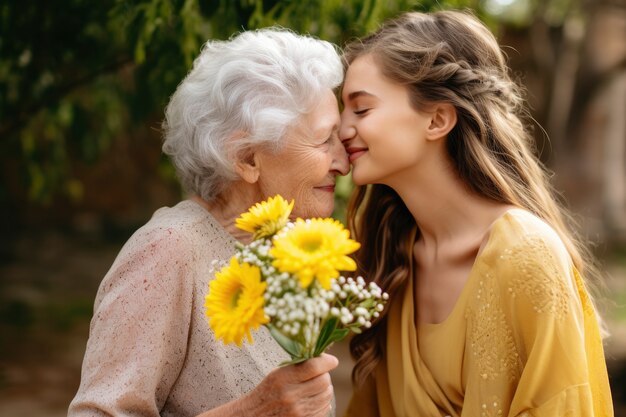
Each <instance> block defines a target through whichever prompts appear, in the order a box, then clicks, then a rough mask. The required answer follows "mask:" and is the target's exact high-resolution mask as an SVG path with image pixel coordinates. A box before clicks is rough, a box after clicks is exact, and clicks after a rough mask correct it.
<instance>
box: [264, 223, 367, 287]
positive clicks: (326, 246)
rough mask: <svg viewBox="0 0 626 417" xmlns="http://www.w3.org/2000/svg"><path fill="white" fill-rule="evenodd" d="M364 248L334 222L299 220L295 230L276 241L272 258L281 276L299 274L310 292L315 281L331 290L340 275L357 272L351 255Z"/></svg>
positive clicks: (303, 284)
mask: <svg viewBox="0 0 626 417" xmlns="http://www.w3.org/2000/svg"><path fill="white" fill-rule="evenodd" d="M360 246H361V245H360V244H359V243H357V242H355V241H354V240H352V239H350V237H349V233H348V231H347V230H346V229H345V228H344V227H343V225H342V224H341V223H340V222H339V221H337V220H334V219H311V220H302V219H297V220H296V223H295V225H294V227H293V228H292V229H289V230H288V231H286V232H285V233H284V234H281V235H278V236H276V237H275V238H274V247H273V248H272V249H271V250H270V254H271V255H272V256H273V257H274V258H275V260H274V262H273V265H274V266H275V267H276V268H278V269H279V270H280V271H281V272H289V273H293V274H295V275H296V276H297V277H298V279H299V280H300V284H301V285H302V286H303V287H304V288H307V287H308V286H309V285H311V282H313V280H314V279H317V281H318V282H319V283H320V284H321V285H322V287H324V288H325V289H330V284H331V279H333V278H337V277H338V276H339V271H354V270H355V269H356V263H355V262H354V260H352V259H351V258H350V257H348V256H347V255H349V254H351V253H352V252H354V251H355V250H357V249H358V248H359V247H360Z"/></svg>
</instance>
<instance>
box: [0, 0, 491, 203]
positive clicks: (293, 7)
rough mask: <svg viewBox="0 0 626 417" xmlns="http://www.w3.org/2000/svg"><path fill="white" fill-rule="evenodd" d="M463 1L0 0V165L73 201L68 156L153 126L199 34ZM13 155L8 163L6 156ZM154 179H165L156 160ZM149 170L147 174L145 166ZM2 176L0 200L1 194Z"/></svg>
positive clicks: (338, 21) (357, 20) (334, 24)
mask: <svg viewBox="0 0 626 417" xmlns="http://www.w3.org/2000/svg"><path fill="white" fill-rule="evenodd" d="M478 3H479V2H478V1H477V0H475V1H467V0H439V1H436V0H431V1H417V0H387V1H379V0H347V1H346V0H309V1H300V0H271V1H268V0H265V1H264V0H204V1H202V0H135V1H129V0H100V1H97V2H91V1H85V0H48V1H45V2H43V1H35V2H30V1H9V2H3V4H2V5H0V138H2V140H1V141H0V155H1V156H0V158H1V160H0V163H2V165H3V166H6V163H7V161H14V162H13V163H12V165H10V166H11V167H12V170H13V172H10V173H9V174H7V173H6V172H5V173H4V175H12V176H13V178H12V181H13V182H14V183H15V182H16V181H17V182H18V184H19V186H20V187H21V188H22V189H23V190H27V198H28V199H29V200H30V201H31V202H35V203H40V204H42V203H43V204H45V203H50V202H52V201H53V200H54V199H55V198H57V197H59V196H63V197H64V198H67V199H69V200H70V201H80V199H81V197H82V195H83V184H82V183H81V180H80V178H78V177H77V176H76V174H75V173H74V172H73V164H74V163H75V162H76V161H80V162H81V163H86V164H91V163H94V162H96V161H97V160H98V158H100V157H101V156H102V155H103V153H105V152H106V151H107V150H108V149H110V147H111V145H112V144H113V142H114V141H115V140H116V139H117V138H119V137H120V135H122V134H129V133H130V132H132V129H133V128H134V127H137V126H145V125H148V124H149V125H151V127H154V125H156V126H158V120H160V118H161V115H162V111H163V108H164V106H165V104H166V103H167V100H168V97H169V96H170V94H171V93H172V92H173V91H174V89H175V88H176V86H177V84H178V83H179V82H180V81H181V80H182V78H183V77H184V76H185V74H186V73H187V71H188V70H189V68H190V67H191V64H192V62H193V59H194V57H195V56H196V54H197V53H198V52H199V49H200V47H201V45H202V44H203V43H204V42H206V40H207V39H225V38H228V37H229V36H231V35H232V34H233V33H235V32H238V31H241V30H245V29H254V28H259V27H264V26H269V25H273V24H278V25H281V26H285V27H289V28H291V29H293V30H296V31H298V32H302V33H309V34H312V35H315V36H318V37H320V38H322V39H326V40H329V41H332V42H335V43H337V44H339V45H341V44H342V43H344V42H345V41H346V40H347V39H349V38H351V37H354V36H360V35H363V34H364V33H367V32H369V31H371V30H373V29H374V28H375V27H376V26H377V25H378V24H379V22H381V21H382V20H383V19H385V18H387V17H389V16H392V15H395V14H397V13H399V12H400V11H406V10H430V9H433V8H449V7H456V8H459V7H473V8H474V9H477V10H479V9H480V7H479V4H478ZM15 161H16V162H15ZM163 164H164V166H163V167H162V168H161V169H159V172H157V173H154V174H155V175H171V173H172V170H171V169H169V168H168V167H167V162H166V161H165V160H164V161H163ZM147 174H149V173H147ZM8 194H9V192H8V190H7V189H6V181H2V183H0V200H4V199H6V198H8Z"/></svg>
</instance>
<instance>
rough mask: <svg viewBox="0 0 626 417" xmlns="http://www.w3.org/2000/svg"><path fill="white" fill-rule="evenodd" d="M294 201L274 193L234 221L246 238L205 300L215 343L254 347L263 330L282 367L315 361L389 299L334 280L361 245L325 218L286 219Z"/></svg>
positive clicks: (360, 283)
mask: <svg viewBox="0 0 626 417" xmlns="http://www.w3.org/2000/svg"><path fill="white" fill-rule="evenodd" d="M293 203H294V202H293V200H292V201H291V202H287V201H286V200H284V199H283V198H282V197H281V196H279V195H277V196H275V197H274V198H269V199H268V200H267V201H264V202H262V203H258V204H256V205H254V206H253V207H251V208H250V210H249V211H248V212H246V213H244V214H242V215H241V216H240V217H239V218H238V219H237V220H236V226H237V227H238V228H240V229H242V230H245V231H248V232H250V233H252V235H253V240H252V242H251V243H249V244H246V245H244V244H241V243H237V245H236V248H235V250H236V253H235V255H234V256H233V257H232V258H231V260H230V263H229V264H228V265H225V266H223V267H222V268H221V270H220V271H218V272H217V273H216V274H215V279H214V280H212V281H211V283H210V284H209V292H208V294H207V296H206V299H205V308H206V315H207V317H208V318H209V325H210V326H211V328H212V329H213V331H214V332H215V336H216V337H217V338H218V339H221V340H222V341H223V342H224V343H236V344H237V345H238V346H241V343H242V341H243V339H244V337H245V338H247V340H248V342H249V343H253V338H252V334H251V330H256V329H258V328H259V327H260V326H261V325H263V326H266V327H267V328H268V329H269V331H270V333H271V335H272V336H273V338H274V339H275V340H276V342H278V344H279V345H280V346H281V347H282V348H283V349H284V350H285V351H286V352H287V353H288V354H289V355H290V356H291V361H288V362H286V363H285V364H291V363H298V362H302V361H304V360H306V359H309V358H312V357H315V356H319V355H321V354H322V352H324V351H325V350H326V348H327V347H328V346H330V345H331V344H332V343H333V342H336V341H339V340H341V339H343V338H344V337H346V336H347V335H348V333H349V332H350V331H352V332H355V333H360V332H361V328H362V327H366V328H367V327H370V326H371V325H372V320H374V319H375V318H376V317H378V316H379V315H380V312H381V311H382V310H383V308H384V304H385V302H386V300H387V299H388V296H387V294H386V293H383V292H382V290H381V289H380V288H379V287H378V286H377V285H376V284H375V283H370V284H366V283H365V280H364V279H363V278H362V277H357V278H356V279H354V278H345V277H344V276H340V271H354V270H356V263H355V262H354V260H352V259H351V258H350V257H349V256H348V255H350V254H351V253H353V252H354V251H356V250H357V249H358V248H359V246H360V245H359V243H357V242H355V241H354V240H352V239H350V238H349V232H348V231H347V230H346V229H345V228H344V227H343V225H342V224H341V223H340V222H338V221H337V220H334V219H329V218H326V219H320V218H316V219H309V220H303V219H300V218H298V219H296V220H295V222H290V221H289V214H290V213H291V209H292V208H293Z"/></svg>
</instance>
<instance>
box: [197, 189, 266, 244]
mask: <svg viewBox="0 0 626 417" xmlns="http://www.w3.org/2000/svg"><path fill="white" fill-rule="evenodd" d="M226 195H227V196H228V197H227V198H226V197H225V196H226ZM191 199H192V200H193V201H195V202H197V203H198V204H200V205H201V206H202V207H204V208H205V209H206V210H207V211H208V212H209V213H211V215H212V216H213V217H214V218H215V220H217V221H218V223H219V224H220V225H221V226H222V227H223V228H224V229H225V230H226V231H227V232H228V233H229V234H230V235H232V236H233V237H234V238H235V239H237V240H238V241H240V242H242V243H249V242H250V241H251V239H252V236H251V235H250V233H249V232H246V231H243V230H241V229H238V228H237V227H236V226H235V220H236V219H237V218H238V217H239V216H241V214H242V213H245V212H246V211H248V209H249V208H250V206H252V205H253V204H255V203H257V202H259V201H261V197H260V195H258V191H257V190H256V189H255V188H254V187H251V186H250V185H249V184H247V183H241V184H239V183H235V184H233V186H231V187H230V188H229V189H227V190H226V191H225V192H223V193H222V194H221V195H220V196H219V197H217V198H216V199H215V201H211V202H208V201H206V200H204V199H203V198H201V197H200V196H197V195H194V196H192V197H191Z"/></svg>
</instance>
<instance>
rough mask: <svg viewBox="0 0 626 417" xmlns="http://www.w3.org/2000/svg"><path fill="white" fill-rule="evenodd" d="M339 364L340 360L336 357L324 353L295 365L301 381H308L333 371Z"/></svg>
mask: <svg viewBox="0 0 626 417" xmlns="http://www.w3.org/2000/svg"><path fill="white" fill-rule="evenodd" d="M338 364H339V360H338V359H337V358H336V357H334V356H333V355H329V354H327V353H323V354H322V356H319V357H317V358H312V359H309V360H307V361H304V362H302V363H299V364H297V365H294V370H295V371H296V375H297V378H298V379H299V380H300V381H307V380H309V379H312V378H315V377H317V376H318V375H321V374H324V373H327V372H330V371H332V370H333V369H335V368H336V367H337V365H338Z"/></svg>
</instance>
